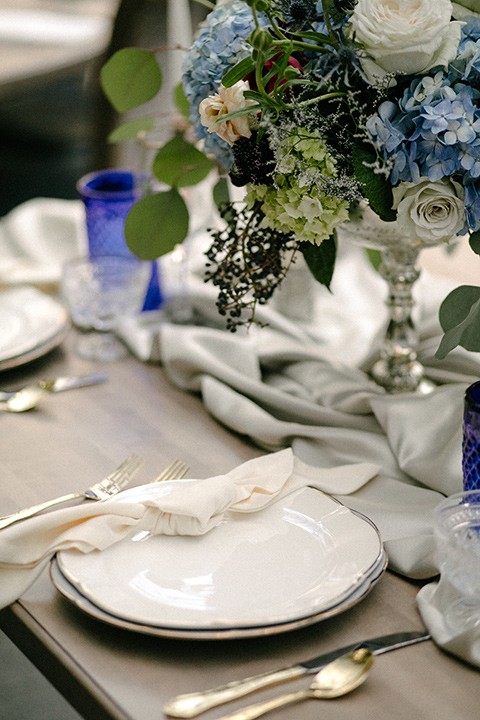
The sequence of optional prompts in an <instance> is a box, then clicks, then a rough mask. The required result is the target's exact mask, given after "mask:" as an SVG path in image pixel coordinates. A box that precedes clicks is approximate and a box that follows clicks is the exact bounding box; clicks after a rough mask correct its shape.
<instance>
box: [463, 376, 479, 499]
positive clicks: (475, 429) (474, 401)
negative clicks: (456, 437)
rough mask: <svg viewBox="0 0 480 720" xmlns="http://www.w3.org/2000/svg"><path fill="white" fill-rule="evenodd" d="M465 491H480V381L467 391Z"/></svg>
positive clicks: (464, 463)
mask: <svg viewBox="0 0 480 720" xmlns="http://www.w3.org/2000/svg"><path fill="white" fill-rule="evenodd" d="M462 470H463V489H464V490H479V489H480V381H478V382H475V383H473V385H470V386H469V387H468V388H467V389H466V391H465V400H464V412H463V443H462Z"/></svg>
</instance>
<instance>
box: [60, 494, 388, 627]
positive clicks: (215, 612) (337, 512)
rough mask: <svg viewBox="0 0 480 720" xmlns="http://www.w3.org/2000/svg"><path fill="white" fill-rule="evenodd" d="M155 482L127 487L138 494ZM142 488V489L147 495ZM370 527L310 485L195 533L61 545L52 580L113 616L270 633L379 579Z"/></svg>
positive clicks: (84, 605)
mask: <svg viewBox="0 0 480 720" xmlns="http://www.w3.org/2000/svg"><path fill="white" fill-rule="evenodd" d="M155 491H157V492H158V491H159V489H158V488H155V486H144V487H141V488H133V489H132V490H129V491H125V493H124V495H125V499H127V495H129V497H128V499H129V500H132V499H138V500H141V497H142V494H143V493H149V494H150V495H151V493H152V492H155ZM144 497H145V496H144ZM385 567H386V556H385V552H384V549H383V545H382V542H381V540H380V536H379V533H378V531H377V529H376V527H375V526H374V525H373V524H372V523H371V522H370V521H369V520H367V519H366V518H364V517H362V516H360V515H358V514H356V513H354V512H352V511H350V510H349V509H348V508H346V507H345V506H343V505H342V504H340V503H338V502H337V501H336V500H334V499H333V498H331V497H329V496H328V495H325V494H324V493H321V492H319V491H318V490H315V489H313V488H310V487H306V488H303V489H301V490H297V491H296V492H294V493H292V494H290V495H288V496H286V497H285V498H282V499H280V500H279V501H277V502H276V503H274V504H272V505H271V506H270V507H267V508H266V509H264V510H262V511H260V512H256V513H229V514H228V515H227V516H226V519H225V520H224V521H223V522H222V523H221V524H220V525H218V526H217V527H215V528H213V529H212V530H211V531H210V532H208V533H207V534H205V535H202V536H193V537H192V536H190V537H186V536H179V535H175V536H166V535H151V534H148V533H137V534H135V533H133V534H132V536H131V537H129V538H127V539H125V540H122V541H120V542H119V543H116V544H115V545H112V546H111V547H110V548H107V549H106V550H103V551H102V552H98V553H89V554H85V555H83V554H80V553H75V552H69V551H62V552H60V553H59V554H58V555H57V559H56V563H54V564H53V565H52V579H53V581H54V584H55V585H56V587H57V589H58V590H59V591H60V592H61V593H62V594H63V595H65V596H66V597H67V598H68V599H69V600H71V601H72V602H74V603H75V604H76V605H77V606H78V607H80V608H81V609H83V610H84V611H86V612H88V613H89V614H91V615H94V616H95V617H97V618H99V619H102V620H104V621H106V622H109V623H111V624H114V625H117V626H120V627H128V628H130V629H134V630H139V631H141V632H146V633H149V634H155V635H168V636H172V637H185V638H199V639H200V638H201V639H214V638H223V637H225V638H226V637H228V638H231V637H251V636H255V635H265V634H273V633H278V632H283V631H285V630H290V629H294V628H298V627H302V626H304V625H308V624H311V623H313V622H317V621H318V620H321V619H325V618H327V617H330V616H332V615H334V614H337V613H339V612H342V611H343V610H346V609H347V608H349V607H351V606H352V605H353V604H355V603H356V602H358V601H359V600H360V599H361V598H363V597H364V596H365V595H366V594H367V593H368V592H369V590H370V589H371V588H372V587H373V586H374V584H375V583H376V582H377V581H378V580H379V579H380V577H381V576H382V574H383V572H384V570H385Z"/></svg>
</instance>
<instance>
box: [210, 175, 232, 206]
mask: <svg viewBox="0 0 480 720" xmlns="http://www.w3.org/2000/svg"><path fill="white" fill-rule="evenodd" d="M213 201H214V203H215V205H216V206H217V208H218V209H219V210H220V209H221V208H222V206H223V205H224V204H225V203H228V202H230V193H229V191H228V183H227V181H226V179H225V178H220V180H218V182H217V183H215V186H214V188H213Z"/></svg>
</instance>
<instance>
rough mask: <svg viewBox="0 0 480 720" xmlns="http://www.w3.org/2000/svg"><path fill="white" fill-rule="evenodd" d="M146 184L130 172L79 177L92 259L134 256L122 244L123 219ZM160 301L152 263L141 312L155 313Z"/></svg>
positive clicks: (115, 171)
mask: <svg viewBox="0 0 480 720" xmlns="http://www.w3.org/2000/svg"><path fill="white" fill-rule="evenodd" d="M147 184H148V175H146V174H145V173H139V172H135V171H133V170H120V169H111V170H100V171H98V172H93V173H90V174H88V175H85V176H84V177H82V178H80V180H79V181H78V183H77V190H78V192H79V193H80V196H81V198H82V200H83V203H84V205H85V211H86V224H87V237H88V253H89V256H90V257H91V258H96V257H99V256H105V255H113V256H116V257H133V254H132V253H131V251H130V250H129V249H128V247H127V243H126V241H125V232H124V228H125V220H126V217H127V215H128V213H129V211H130V209H131V208H132V207H133V205H135V203H136V202H137V201H138V200H140V198H141V197H142V195H143V193H144V189H145V186H146V185H147ZM162 300H163V298H162V294H161V290H160V285H159V277H158V267H157V263H156V262H153V263H152V275H151V278H150V282H149V285H148V289H147V294H146V298H145V303H144V306H143V310H156V309H157V308H158V307H159V306H160V305H161V304H162Z"/></svg>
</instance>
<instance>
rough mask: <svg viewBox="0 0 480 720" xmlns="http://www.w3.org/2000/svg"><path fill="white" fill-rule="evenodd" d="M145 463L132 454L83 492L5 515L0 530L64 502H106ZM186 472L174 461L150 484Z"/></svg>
mask: <svg viewBox="0 0 480 720" xmlns="http://www.w3.org/2000/svg"><path fill="white" fill-rule="evenodd" d="M144 464H145V461H144V460H142V459H141V458H139V457H138V455H135V454H132V455H130V457H128V458H127V459H126V460H124V462H123V463H122V464H121V465H119V466H118V467H117V468H116V469H115V470H114V471H113V472H112V473H110V475H107V477H105V478H104V479H103V480H100V481H99V482H97V483H95V484H94V485H92V486H91V487H89V488H87V489H86V490H84V491H83V492H77V493H69V494H68V495H61V496H60V497H58V498H54V499H53V500H47V501H46V502H44V503H40V504H38V505H34V506H32V507H30V508H25V510H20V511H19V512H16V513H12V514H11V515H5V516H3V517H0V530H3V528H6V527H8V526H9V525H13V523H16V522H19V521H20V520H26V519H27V518H30V517H33V515H37V514H38V513H40V512H42V511H43V510H48V509H49V508H52V507H55V506H56V505H60V504H61V503H64V502H70V501H72V500H80V499H82V500H84V499H85V500H97V501H98V500H107V499H108V498H110V497H113V495H117V494H118V493H119V492H121V491H122V490H124V489H125V488H126V486H127V485H128V483H129V482H131V480H133V478H134V477H135V475H136V474H137V473H138V471H139V470H140V468H142V467H143V465H144ZM187 472H188V465H186V464H185V463H183V462H181V461H180V460H175V461H174V462H173V463H171V464H170V465H168V467H166V468H165V470H163V472H161V473H160V475H158V476H157V477H156V478H155V479H154V480H152V481H151V482H152V483H158V482H164V481H165V480H175V479H179V478H182V477H184V476H185V474H186V473H187Z"/></svg>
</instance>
